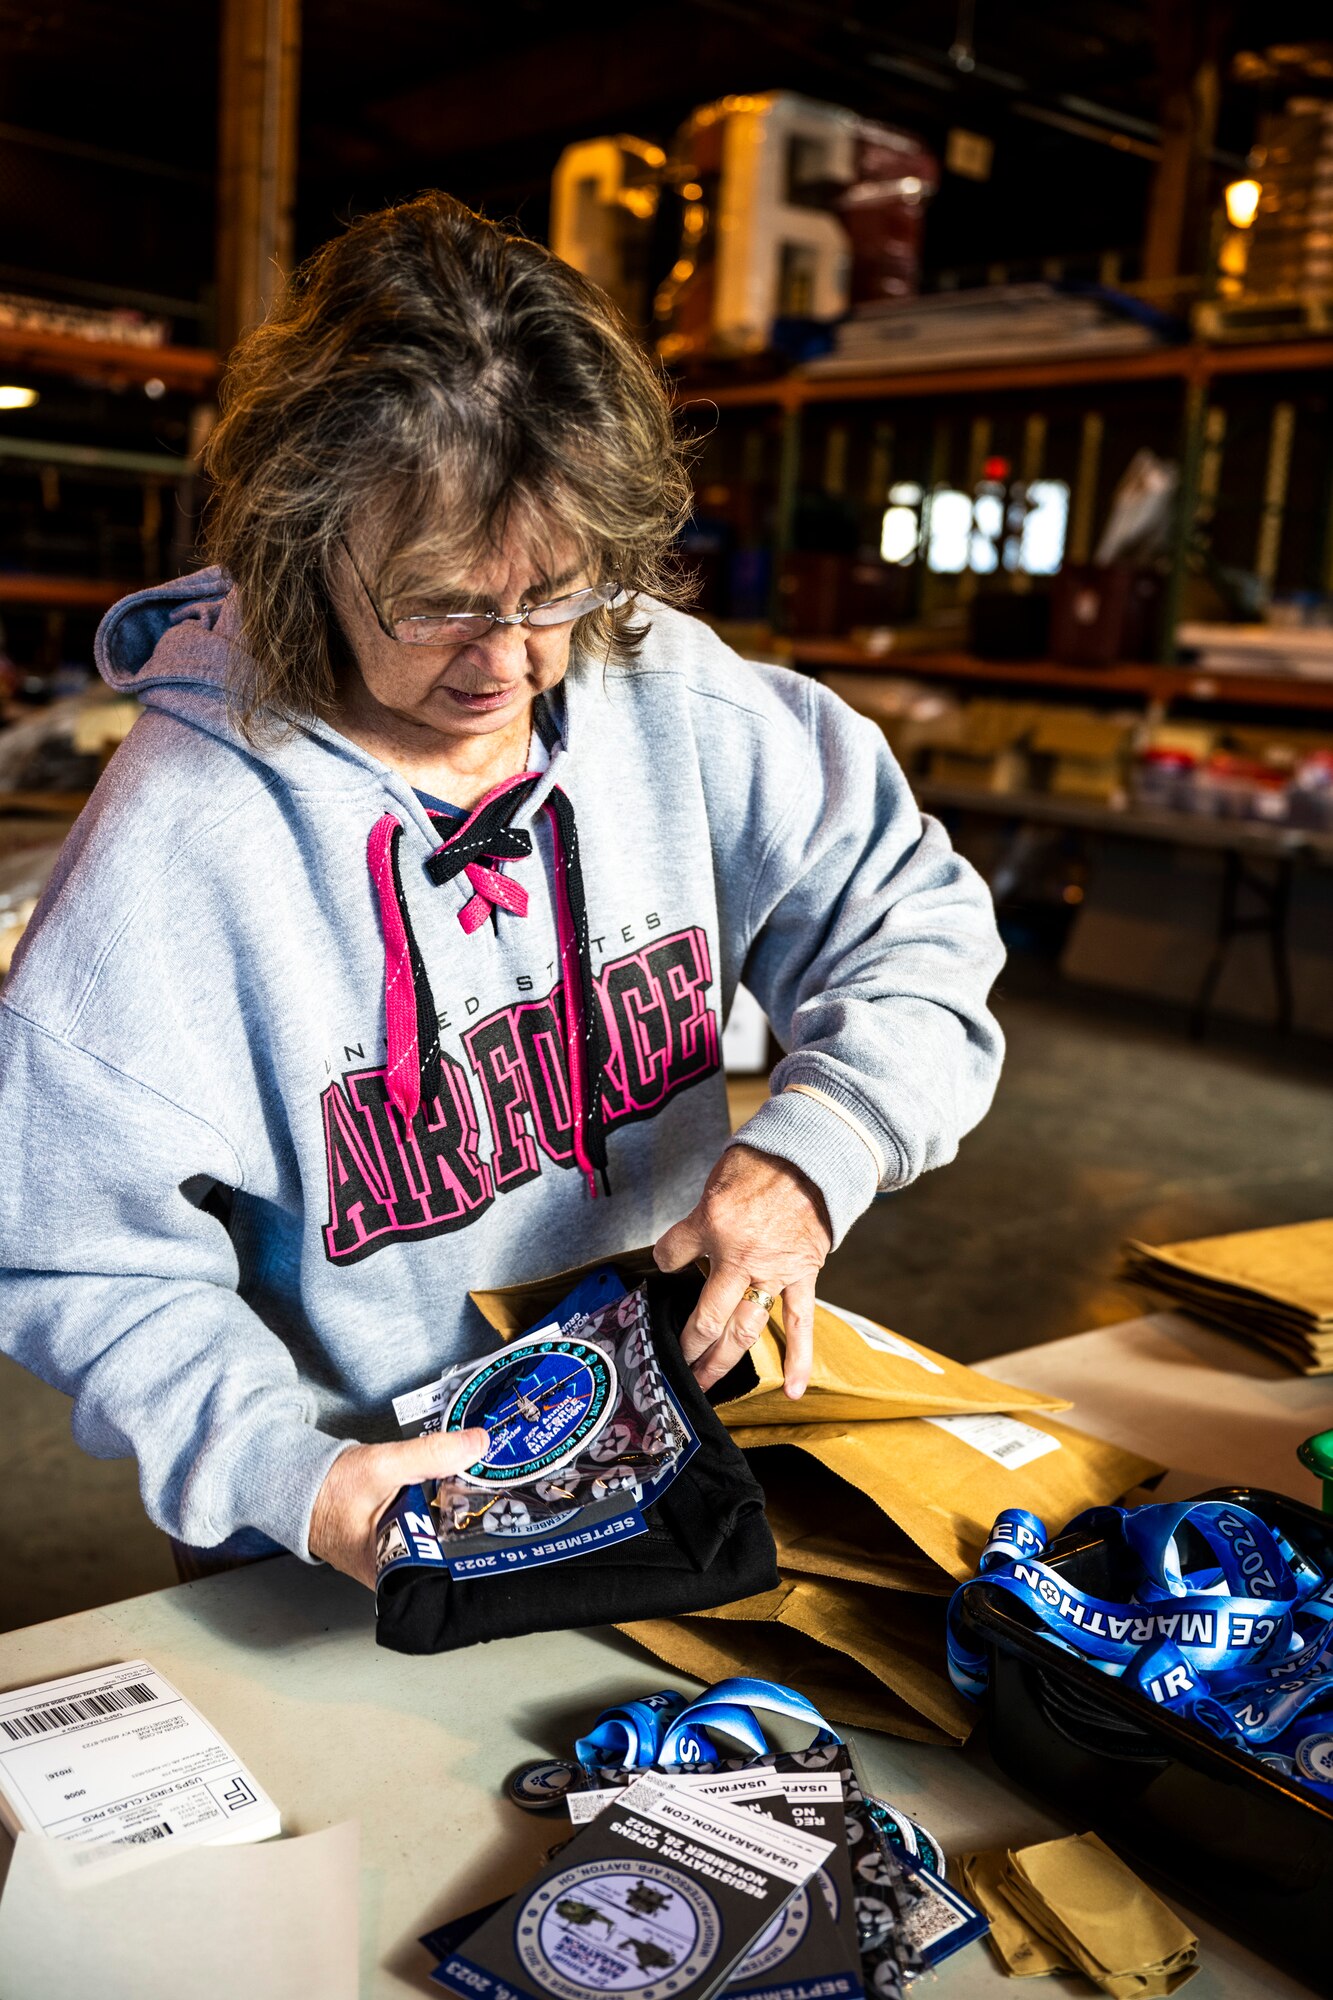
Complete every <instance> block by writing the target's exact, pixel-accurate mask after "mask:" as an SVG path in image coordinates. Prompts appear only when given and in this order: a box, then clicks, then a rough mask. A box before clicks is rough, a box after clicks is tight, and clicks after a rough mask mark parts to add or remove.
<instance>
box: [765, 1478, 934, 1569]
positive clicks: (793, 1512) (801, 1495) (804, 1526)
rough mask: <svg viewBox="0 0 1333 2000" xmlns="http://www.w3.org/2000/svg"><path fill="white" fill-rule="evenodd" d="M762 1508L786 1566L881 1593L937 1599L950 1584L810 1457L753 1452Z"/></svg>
mask: <svg viewBox="0 0 1333 2000" xmlns="http://www.w3.org/2000/svg"><path fill="white" fill-rule="evenodd" d="M753 1465H754V1468H755V1470H756V1471H757V1472H758V1473H759V1474H760V1475H761V1476H762V1478H763V1482H764V1511H765V1513H766V1514H767V1515H768V1525H769V1527H770V1528H771V1529H772V1530H773V1539H774V1541H775V1542H776V1543H777V1549H778V1562H779V1563H780V1564H781V1566H782V1568H783V1569H786V1570H793V1571H796V1572H798V1573H803V1574H806V1575H809V1576H825V1577H832V1578H834V1579H835V1580H838V1581H841V1582H844V1583H865V1584H871V1585H874V1586H875V1587H876V1588H878V1589H880V1590H913V1591H918V1592H921V1593H923V1594H926V1595H931V1594H934V1595H939V1594H941V1593H944V1594H946V1595H947V1593H948V1592H949V1591H950V1590H952V1589H953V1583H952V1580H951V1579H950V1578H949V1577H946V1576H945V1575H944V1574H943V1572H942V1571H941V1570H940V1569H939V1568H938V1567H937V1566H936V1565H935V1564H934V1563H933V1562H931V1561H930V1559H929V1558H928V1557H927V1556H923V1555H922V1553H921V1551H920V1549H918V1548H916V1547H915V1546H914V1544H913V1543H912V1542H910V1541H909V1540H908V1538H907V1536H906V1535H905V1534H904V1533H903V1531H902V1529H901V1528H899V1527H896V1526H895V1524H894V1523H893V1522H892V1521H890V1520H889V1518H888V1517H887V1515H885V1514H883V1513H882V1512H881V1511H880V1509H879V1508H878V1507H876V1505H875V1503H874V1501H873V1500H868V1499H867V1498H866V1496H865V1494H864V1493H857V1492H855V1491H853V1489H852V1488H851V1487H850V1486H848V1485H846V1484H845V1483H844V1482H843V1481H842V1480H841V1479H838V1478H837V1477H836V1476H835V1475H834V1474H833V1473H831V1472H826V1471H825V1469H824V1467H823V1466H822V1465H820V1464H819V1462H818V1461H817V1460H816V1459H814V1458H812V1457H811V1456H810V1454H809V1453H808V1452H804V1451H797V1450H795V1449H793V1448H792V1447H791V1446H790V1445H777V1446H775V1447H774V1448H773V1449H771V1450H766V1451H764V1452H763V1454H762V1456H760V1455H756V1457H755V1458H754V1460H753Z"/></svg>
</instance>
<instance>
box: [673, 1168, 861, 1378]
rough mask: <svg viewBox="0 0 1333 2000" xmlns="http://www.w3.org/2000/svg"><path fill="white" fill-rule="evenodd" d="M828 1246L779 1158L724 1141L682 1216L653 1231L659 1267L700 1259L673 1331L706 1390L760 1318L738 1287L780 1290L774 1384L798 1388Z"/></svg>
mask: <svg viewBox="0 0 1333 2000" xmlns="http://www.w3.org/2000/svg"><path fill="white" fill-rule="evenodd" d="M832 1244H833V1234H832V1231H831V1229H830V1228H829V1221H828V1213H827V1211H826V1209H825V1207H824V1198H823V1196H822V1195H821V1194H820V1192H819V1189H818V1188H817V1187H816V1186H815V1184H814V1182H813V1181H810V1180H807V1179H806V1177H805V1175H804V1174H803V1173H801V1171H800V1169H799V1168H797V1167H793V1166H792V1165H791V1164H790V1162H789V1161H787V1160H777V1159H772V1158H770V1157H769V1155H768V1154H767V1153H757V1152H755V1150H754V1148H753V1147H752V1146H745V1145H737V1146H728V1148H727V1150H726V1152H725V1153H724V1154H723V1155H722V1158H721V1159H720V1160H719V1161H718V1163H717V1165H716V1166H715V1167H714V1168H713V1171H712V1173H711V1174H710V1175H709V1176H708V1180H707V1183H706V1185H705V1187H704V1191H703V1193H702V1195H701V1196H700V1197H699V1200H698V1202H697V1203H696V1204H695V1206H694V1207H693V1208H692V1209H691V1210H690V1212H689V1214H688V1215H687V1216H685V1217H684V1219H683V1220H682V1221H680V1222H677V1223H676V1224H675V1225H674V1226H673V1227H672V1228H670V1229H668V1230H667V1232H666V1234H665V1235H664V1236H662V1237H660V1238H659V1239H658V1242H657V1245H656V1247H655V1249H654V1251H653V1255H654V1256H655V1257H656V1259H657V1262H658V1265H659V1267H660V1268H661V1269H662V1270H663V1271H679V1270H682V1269H683V1268H684V1266H685V1265H686V1264H689V1263H692V1262H693V1261H694V1259H695V1258H696V1257H706V1258H707V1259H708V1279H707V1282H706V1283H705V1285H704V1288H703V1291H702V1292H701V1293H700V1295H699V1303H698V1305H697V1306H696V1307H695V1309H694V1311H693V1312H692V1313H691V1315H690V1318H689V1320H688V1322H687V1324H686V1327H685V1331H684V1333H683V1334H682V1335H681V1347H682V1349H683V1351H684V1355H685V1359H686V1360H687V1361H688V1362H689V1364H690V1366H691V1368H692V1369H693V1371H694V1374H695V1376H696V1378H697V1380H698V1382H699V1385H700V1387H701V1388H704V1389H708V1388H711V1386H712V1384H713V1383H714V1382H717V1381H720V1380H721V1378H722V1377H723V1376H724V1375H725V1374H726V1373H727V1370H728V1369H729V1368H732V1367H734V1366H735V1364H736V1362H737V1361H739V1359H740V1357H741V1355H742V1354H744V1353H745V1351H746V1349H747V1348H749V1347H752V1346H753V1345H754V1343H755V1341H756V1340H757V1339H758V1338H759V1335H760V1334H761V1333H762V1332H763V1329H764V1326H765V1324H766V1322H767V1320H768V1312H767V1309H766V1308H765V1307H764V1306H763V1305H761V1304H760V1303H759V1302H758V1301H757V1300H754V1299H747V1298H745V1296H744V1293H745V1289H746V1287H747V1285H753V1286H755V1288H756V1289H757V1290H759V1291H761V1292H771V1293H772V1294H773V1295H774V1296H775V1297H776V1296H777V1295H778V1294H779V1293H781V1295H782V1324H783V1327H784V1329H785V1331H786V1336H787V1338H786V1348H787V1358H786V1367H785V1370H784V1386H785V1388H786V1391H787V1394H788V1395H789V1396H801V1395H803V1394H804V1393H805V1385H806V1383H807V1382H808V1381H809V1380H810V1364H811V1360H812V1357H813V1350H814V1318H815V1279H816V1277H817V1276H818V1273H819V1271H820V1268H821V1266H822V1265H823V1262H824V1259H825V1258H826V1257H827V1256H828V1253H829V1251H830V1249H831V1248H832Z"/></svg>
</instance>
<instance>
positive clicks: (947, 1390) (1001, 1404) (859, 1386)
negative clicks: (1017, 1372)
mask: <svg viewBox="0 0 1333 2000" xmlns="http://www.w3.org/2000/svg"><path fill="white" fill-rule="evenodd" d="M604 1264H614V1266H615V1268H616V1269H617V1270H618V1271H619V1272H620V1273H621V1275H622V1277H624V1278H625V1280H626V1281H627V1282H628V1283H638V1281H639V1280H640V1279H642V1278H646V1277H650V1276H651V1275H652V1274H653V1273H654V1272H655V1271H656V1270H657V1265H656V1263H655V1262H654V1261H653V1253H652V1251H651V1249H640V1250H627V1251H623V1252H618V1253H617V1254H616V1255H615V1256H613V1257H597V1258H594V1259H592V1260H591V1261H590V1262H589V1263H586V1264H578V1265H575V1266H573V1267H572V1268H571V1269H570V1270H568V1271H557V1272H555V1273H554V1274H553V1275H552V1276H550V1277H545V1278H535V1279H532V1280H531V1281H528V1282H525V1283H523V1284H517V1285H501V1286H497V1287H494V1288H491V1289H482V1290H478V1291H474V1292H471V1293H470V1294H469V1296H470V1298H471V1299H472V1302H473V1304H474V1305H475V1306H476V1307H477V1308H478V1310H479V1311H480V1312H481V1313H482V1314H483V1315H484V1317H485V1318H486V1319H487V1320H488V1321H489V1322H490V1324H491V1325H492V1326H493V1327H494V1328H495V1330H496V1332H497V1333H500V1334H502V1335H503V1336H504V1338H505V1339H506V1340H509V1339H512V1337H513V1336H514V1335H515V1334H516V1333H521V1332H522V1330H523V1328H524V1327H526V1326H531V1325H532V1323H533V1322H534V1320H537V1319H539V1318H540V1317H541V1315H542V1314H543V1313H545V1312H549V1311H550V1310H551V1308H552V1307H553V1306H556V1305H558V1304H559V1303H560V1301H561V1299H562V1298H564V1296H565V1294H566V1293H567V1292H569V1291H571V1290H572V1289H573V1287H574V1286H575V1285H576V1284H577V1283H578V1281H579V1279H580V1278H585V1277H587V1276H588V1274H589V1272H591V1271H596V1270H599V1269H600V1268H601V1267H602V1266H603V1265H604ZM879 1332H880V1334H881V1336H882V1338H883V1339H884V1340H885V1341H886V1342H888V1343H889V1344H890V1345H891V1346H893V1347H896V1348H897V1349H898V1350H899V1351H898V1352H895V1353H891V1354H890V1353H884V1352H881V1351H880V1350H879V1349H878V1348H875V1347H871V1346H870V1345H869V1344H868V1343H867V1342H866V1341H865V1340H864V1339H863V1338H862V1336H861V1335H860V1334H859V1333H858V1332H857V1331H856V1328H855V1327H854V1326H853V1325H852V1324H851V1322H850V1321H849V1320H846V1319H844V1318H843V1317H842V1315H841V1314H840V1313H839V1312H838V1311H837V1310H836V1309H834V1308H830V1307H828V1306H825V1305H817V1306H816V1308H815V1365H814V1372H813V1374H812V1376H811V1379H810V1387H809V1388H808V1389H807V1390H806V1392H805V1395H804V1396H803V1397H801V1398H800V1399H799V1401H797V1402H793V1401H792V1400H791V1398H790V1397H789V1396H786V1395H784V1393H783V1389H782V1367H783V1354H784V1351H785V1350H784V1347H783V1332H782V1307H781V1303H779V1304H777V1305H775V1306H774V1308H773V1311H772V1314H771V1315H770V1317H769V1323H768V1326H767V1328H766V1329H765V1330H764V1332H763V1333H761V1334H760V1336H759V1339H758V1340H757V1341H756V1342H755V1345H754V1347H753V1348H752V1349H751V1350H750V1353H749V1354H748V1355H747V1356H746V1357H745V1359H744V1361H743V1362H742V1363H741V1364H740V1365H739V1367H738V1368H737V1370H736V1371H735V1372H736V1378H737V1383H738V1385H740V1384H744V1383H747V1382H749V1383H751V1384H752V1386H750V1387H748V1388H744V1387H740V1388H739V1389H738V1392H737V1393H734V1394H733V1395H731V1396H730V1397H729V1398H728V1399H727V1400H726V1401H725V1402H723V1403H720V1404H719V1405H718V1414H719V1415H720V1416H721V1417H722V1419H723V1421H724V1422H725V1423H727V1424H733V1423H737V1422H740V1423H746V1424H763V1423H778V1424H791V1423H802V1422H804V1423H821V1422H825V1421H827V1420H828V1419H830V1418H838V1419H843V1420H845V1419H847V1418H860V1417H915V1416H937V1415H938V1416H948V1415H951V1414H953V1413H954V1412H955V1411H961V1410H1018V1409H1034V1410H1067V1409H1068V1408H1069V1404H1068V1403H1067V1402H1066V1401H1064V1400H1062V1399H1061V1398H1060V1397H1058V1396H1042V1395H1039V1394H1037V1392H1036V1391H1035V1390H1032V1389H1016V1388H1012V1387H1011V1386H1010V1385H1009V1384H1007V1383H1004V1382H996V1381H994V1380H993V1379H992V1378H991V1377H990V1376H989V1375H978V1374H977V1373H976V1372H975V1370H973V1369H971V1368H964V1367H963V1365H962V1363H961V1362H958V1361H950V1360H949V1359H948V1357H947V1356H946V1355H943V1354H933V1353H932V1352H931V1350H930V1349H929V1348H928V1347H918V1346H917V1345H916V1343H915V1342H913V1341H908V1340H904V1339H903V1338H902V1336H901V1335H899V1334H895V1333H889V1332H888V1331H887V1330H886V1329H879ZM733 1413H735V1414H733Z"/></svg>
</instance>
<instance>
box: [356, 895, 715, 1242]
mask: <svg viewBox="0 0 1333 2000" xmlns="http://www.w3.org/2000/svg"><path fill="white" fill-rule="evenodd" d="M712 978H713V968H712V960H711V958H710V955H709V950H708V939H707V936H706V934H705V932H704V931H703V930H702V928H700V927H698V926H695V927H693V928H691V929H689V930H683V931H676V932H674V933H672V934H671V935H669V936H667V937H662V938H657V939H655V940H654V941H653V943H652V944H648V945H644V946H643V947H642V948H641V949H640V950H638V951H633V952H630V953H628V954H627V955H626V956H625V957H624V958H617V959H613V960H611V961H610V962H608V964H607V965H605V966H604V967H603V969H602V972H601V973H600V974H599V976H598V978H597V980H596V988H597V1000H598V1011H599V1026H600V1028H601V1031H602V1049H603V1056H602V1064H601V1073H600V1092H601V1108H602V1118H603V1122H604V1125H605V1126H606V1128H607V1129H609V1130H614V1129H615V1127H616V1126H617V1125H623V1124H628V1123H630V1122H631V1121H633V1120H636V1119H643V1118H652V1117H654V1116H655V1115H656V1113H657V1112H658V1111H660V1110H661V1108H662V1106H663V1105H664V1104H665V1103H666V1102H667V1100H668V1098H670V1097H673V1096H675V1095H676V1094H677V1093H678V1092H679V1091H682V1090H687V1089H688V1088H689V1087H690V1086H691V1085H692V1084H695V1083H699V1082H701V1081H702V1079H703V1078H704V1077H706V1076H710V1075H712V1073H713V1072H714V1071H715V1070H716V1069H717V1068H718V1067H719V1063H720V1059H721V1035H720V1030H719V1025H718V1018H717V1014H716V1012H715V1010H714V1009H713V1008H712V1007H710V1006H709V1005H708V1000H707V994H708V988H709V986H710V985H711V984H712ZM561 1019H562V1015H561V992H560V987H559V985H558V984H557V985H556V986H554V987H552V989H551V991H550V992H549V993H547V994H546V995H545V996H544V998H541V999H531V1000H528V999H525V1000H522V1001H518V1002H515V1003H513V1004H511V1005H509V1006H506V1007H501V1008H498V1009H497V1010H496V1012H495V1013H493V1014H488V1015H486V1016H485V1017H484V1018H483V1019H482V1020H479V1021H477V1022H475V1023H474V1024H473V1025H472V1026H471V1027H469V1028H468V1029H466V1031H465V1032H464V1033H463V1034H462V1035H461V1037H460V1040H461V1043H462V1047H463V1051H464V1053H465V1055H466V1057H467V1063H468V1065H469V1066H470V1067H465V1066H464V1064H463V1063H461V1062H460V1061H459V1060H458V1059H457V1057H455V1056H451V1055H448V1054H447V1053H444V1052H443V1051H442V1052H441V1089H440V1093H439V1095H438V1096H437V1097H435V1098H433V1099H432V1100H431V1101H430V1102H429V1103H425V1102H423V1103H422V1105H421V1107H420V1109H419V1110H418V1112H417V1114H416V1116H415V1117H414V1118H413V1119H412V1120H411V1121H410V1123H407V1122H405V1121H404V1119H403V1116H402V1113H401V1112H400V1111H399V1110H398V1108H397V1106H396V1105H395V1104H394V1103H393V1102H392V1100H391V1098H390V1096H389V1092H388V1088H387V1085H386V1071H385V1068H384V1067H383V1066H381V1067H380V1068H365V1069H349V1070H348V1071H346V1072H345V1074H344V1075H343V1077H342V1078H341V1080H340V1081H338V1082H335V1083H331V1084H330V1085H329V1086H328V1088H327V1089H326V1090H325V1091H324V1093H323V1096H322V1098H321V1100H320V1102H321V1109H322V1111H323V1117H324V1145H325V1156H326V1162H327V1167H328V1201H329V1208H328V1220H327V1222H326V1224H325V1226H324V1250H325V1255H326V1256H327V1257H328V1260H329V1262H330V1263H331V1264H354V1263H357V1262H359V1261H360V1259H361V1258H363V1257H369V1256H371V1255H372V1254H373V1253H374V1252H375V1251H377V1250H383V1249H385V1248H387V1247H388V1246H389V1245H390V1244H392V1243H402V1242H405V1241H407V1240H410V1239H412V1238H417V1237H426V1236H443V1235H446V1234H449V1233H450V1232H452V1231H454V1230H457V1229H466V1228H467V1227H468V1225H469V1223H472V1222H475V1221H476V1219H477V1217H478V1216H479V1215H482V1214H483V1213H484V1212H485V1211H486V1210H487V1209H488V1208H489V1207H490V1206H491V1204H492V1203H493V1202H494V1201H495V1200H496V1198H497V1196H499V1195H503V1194H507V1193H509V1192H510V1191H512V1190H513V1189H514V1188H517V1187H522V1186H524V1185H525V1184H526V1183H527V1182H529V1181H531V1180H535V1179H536V1178H537V1176H538V1175H539V1174H541V1173H542V1172H543V1171H544V1170H545V1169H546V1168H547V1167H548V1166H555V1167H572V1166H574V1165H575V1156H574V1143H573V1118H572V1110H571V1103H570V1089H569V1070H568V1063H567V1059H566V1052H565V1039H564V1034H563V1031H562V1027H561ZM483 1120H484V1122H485V1127H486V1130H487V1132H488V1134H489V1139H490V1146H489V1152H488V1155H487V1156H485V1157H483V1153H482V1145H481V1133H482V1121H483Z"/></svg>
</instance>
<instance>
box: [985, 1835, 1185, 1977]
mask: <svg viewBox="0 0 1333 2000" xmlns="http://www.w3.org/2000/svg"><path fill="white" fill-rule="evenodd" d="M1005 1886H1006V1891H1007V1893H1008V1894H1009V1896H1010V1900H1011V1901H1012V1900H1014V1892H1015V1890H1017V1892H1018V1895H1019V1897H1020V1898H1021V1900H1019V1903H1018V1907H1019V1909H1020V1910H1021V1911H1023V1912H1024V1913H1028V1912H1031V1913H1032V1914H1038V1915H1040V1917H1041V1920H1042V1921H1043V1923H1046V1922H1048V1921H1049V1924H1050V1928H1051V1930H1052V1932H1053V1934H1054V1935H1055V1937H1056V1938H1057V1939H1058V1940H1059V1941H1060V1943H1061V1944H1062V1945H1065V1944H1067V1945H1069V1946H1070V1947H1072V1948H1073V1951H1074V1954H1075V1956H1076V1958H1077V1959H1078V1961H1079V1962H1080V1964H1081V1966H1082V1968H1083V1969H1084V1970H1085V1971H1086V1972H1088V1974H1089V1976H1090V1977H1093V1978H1096V1979H1097V1980H1098V1983H1099V1984H1105V1983H1107V1976H1108V1975H1110V1976H1112V1977H1114V1976H1115V1975H1117V1974H1133V1973H1140V1974H1151V1973H1152V1971H1153V1970H1154V1969H1156V1970H1157V1972H1158V1973H1159V1974H1161V1975H1162V1976H1161V1977H1160V1978H1159V1979H1157V1980H1152V1979H1151V1978H1150V1979H1149V1980H1148V1983H1147V1986H1146V1988H1145V1989H1144V1990H1152V1991H1156V1992H1158V1993H1163V1992H1167V1991H1170V1990H1171V1986H1170V1985H1168V1984H1167V1983H1166V1981H1167V1980H1170V1981H1171V1982H1172V1984H1176V1985H1178V1984H1181V1983H1183V1980H1184V1979H1185V1978H1186V1977H1188V1974H1189V1970H1190V1969H1191V1960H1192V1957H1193V1954H1194V1952H1195V1951H1196V1949H1197V1946H1198V1939H1197V1938H1196V1937H1195V1936H1194V1933H1193V1932H1192V1931H1191V1930H1189V1929H1188V1927H1187V1926H1186V1925H1185V1924H1183V1923H1182V1922H1181V1920H1180V1918H1179V1917H1178V1916H1177V1915H1176V1913H1175V1911H1174V1910H1172V1909H1170V1908H1169V1907H1168V1906H1167V1904H1165V1903H1164V1902H1163V1901H1162V1899H1161V1897H1160V1896H1157V1895H1154V1893H1153V1891H1152V1890H1151V1889H1150V1888H1149V1887H1148V1885H1147V1883H1146V1882H1141V1881H1140V1880H1139V1878H1138V1876H1137V1875H1135V1874H1134V1872H1133V1870H1132V1869H1130V1868H1127V1867H1126V1866H1125V1864H1124V1862H1123V1861H1121V1860H1120V1858H1119V1856H1118V1855H1115V1854H1113V1853H1112V1852H1111V1850H1110V1848H1109V1847H1106V1846H1105V1845H1104V1844H1103V1843H1102V1842H1101V1841H1100V1840H1098V1838H1097V1836H1096V1834H1095V1833H1085V1834H1079V1835H1077V1836H1073V1837H1070V1838H1068V1839H1065V1840H1047V1841H1042V1842H1040V1843H1039V1844H1038V1845H1036V1846H1035V1847H1024V1848H1019V1849H1018V1850H1017V1851H1016V1852H1015V1853H1013V1854H1011V1855H1010V1857H1009V1867H1008V1871H1007V1879H1006V1884H1005Z"/></svg>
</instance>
